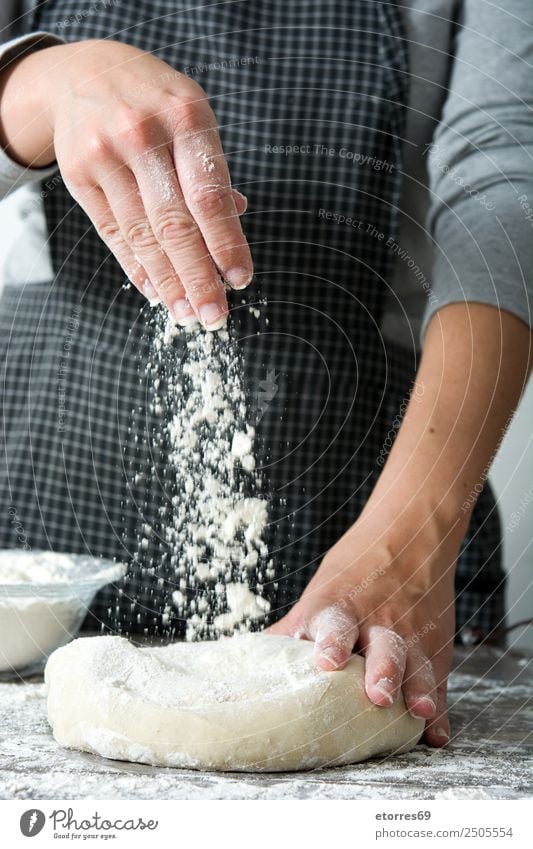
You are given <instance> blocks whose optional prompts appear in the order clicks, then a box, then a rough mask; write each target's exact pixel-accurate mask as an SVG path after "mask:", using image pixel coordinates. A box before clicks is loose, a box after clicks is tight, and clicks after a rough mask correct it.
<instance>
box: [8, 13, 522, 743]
mask: <svg viewBox="0 0 533 849" xmlns="http://www.w3.org/2000/svg"><path fill="white" fill-rule="evenodd" d="M9 5H10V4H8V6H9ZM31 5H32V8H30V9H29V10H28V11H27V14H26V15H25V16H24V18H23V21H24V25H25V27H24V28H25V30H26V32H28V33H30V35H29V36H28V38H27V40H25V41H17V42H15V43H12V44H11V45H10V46H8V47H7V48H6V49H5V51H4V54H3V70H2V74H1V87H2V91H1V97H2V100H1V115H2V139H1V141H2V145H3V148H4V150H5V157H4V160H3V165H2V175H3V182H4V185H5V186H6V189H9V188H11V187H13V186H14V185H17V184H18V183H20V182H21V181H23V180H35V179H39V178H41V177H43V176H47V175H48V174H51V173H53V171H54V170H55V169H56V168H57V167H59V171H60V174H61V176H62V181H58V182H57V183H53V184H50V185H49V186H48V187H47V186H46V184H45V186H44V188H43V200H44V208H45V213H46V219H47V244H48V246H49V250H50V255H51V260H52V265H53V279H52V280H51V281H47V282H39V283H32V284H28V285H24V286H22V287H21V286H20V282H21V281H20V280H19V281H18V283H19V285H18V286H17V285H16V284H15V283H13V282H11V283H10V285H8V286H7V287H6V290H5V292H4V294H3V298H2V305H1V320H2V322H3V329H4V334H3V338H4V339H5V343H4V351H5V362H6V366H5V375H4V408H5V421H6V426H5V430H4V440H5V446H4V456H5V470H4V469H3V470H2V480H1V496H0V497H1V498H2V501H3V502H4V503H5V504H6V508H7V507H8V506H9V507H10V508H15V509H16V510H17V511H18V516H19V521H20V522H21V523H22V524H23V526H24V527H25V531H26V534H27V536H28V538H29V539H30V543H31V545H32V546H34V547H35V548H39V547H52V548H54V549H57V550H69V551H74V550H80V551H86V550H87V549H89V550H91V551H92V552H93V553H95V554H99V555H100V554H101V555H107V556H113V555H114V556H118V557H121V558H125V557H127V558H129V559H130V560H131V559H132V558H133V559H134V563H133V566H132V576H130V579H129V583H128V584H127V591H126V592H123V593H122V594H118V593H117V591H116V590H115V591H114V594H112V595H109V594H108V595H107V596H104V597H103V598H102V599H101V601H100V604H99V606H98V607H97V608H96V613H97V615H98V616H99V618H101V619H103V620H108V619H111V621H112V622H114V623H115V624H116V623H117V621H118V622H119V623H121V624H122V626H123V627H127V628H129V629H131V628H132V627H134V626H135V624H136V623H138V624H139V625H140V627H144V628H147V627H154V626H156V625H157V624H158V622H159V621H160V619H159V614H160V612H161V610H162V609H163V604H164V599H162V600H159V599H156V600H154V591H156V590H155V589H154V585H153V583H151V579H150V578H149V576H148V575H147V573H146V570H145V571H143V559H142V557H139V556H135V557H133V555H134V554H135V551H136V539H137V530H138V526H139V522H140V521H142V522H146V521H148V522H149V523H150V524H151V525H152V526H157V521H158V507H159V506H160V505H161V503H162V501H163V500H164V493H163V492H162V489H161V486H160V485H159V478H158V476H157V474H154V475H146V474H145V475H144V478H143V477H142V475H141V476H139V475H137V476H136V478H135V480H137V479H138V478H139V484H138V488H137V489H135V485H133V487H129V481H130V479H131V476H132V475H131V472H132V469H145V468H146V465H147V463H148V461H149V456H150V455H149V442H150V440H148V439H145V440H143V439H140V438H139V436H142V435H143V434H145V433H147V434H150V433H151V432H152V430H153V429H154V428H157V422H154V421H151V420H150V419H149V411H147V410H146V407H145V403H144V393H145V387H144V385H143V384H142V382H141V383H139V365H141V366H142V364H143V362H144V361H145V360H146V358H148V357H149V355H150V335H149V331H147V322H146V314H147V310H146V308H145V300H144V299H146V298H148V299H150V300H154V299H158V300H160V301H161V302H162V303H163V304H164V305H165V306H166V307H167V308H168V309H169V310H170V312H171V314H172V316H173V317H174V319H175V320H176V321H177V322H178V323H180V324H182V325H186V324H187V323H190V322H191V321H192V320H195V319H196V318H198V319H199V320H200V321H201V323H202V324H203V326H204V327H205V328H206V329H207V330H216V329H217V328H219V327H220V326H222V324H223V323H224V322H225V319H226V314H227V310H228V305H227V300H226V293H225V289H224V287H223V285H222V283H221V280H220V275H221V276H222V277H223V278H224V279H225V280H226V281H227V283H228V284H229V285H230V287H232V288H233V289H236V290H240V289H242V288H243V287H246V286H247V285H249V284H250V281H251V277H252V260H251V253H250V249H249V245H250V246H251V248H252V252H253V256H254V265H255V276H254V283H253V286H252V287H250V289H249V290H248V292H247V301H246V303H245V304H244V305H243V304H242V298H241V295H242V293H241V294H240V295H239V296H238V297H235V295H234V294H233V293H230V295H229V298H230V307H231V311H232V316H231V321H230V326H231V333H232V339H233V340H234V344H238V345H239V348H240V349H241V351H242V356H243V358H244V363H245V368H246V377H247V383H248V386H249V393H250V395H253V393H254V391H256V389H257V387H258V386H259V385H261V383H262V382H263V383H264V381H265V380H267V381H269V382H270V384H273V386H271V391H270V392H269V401H268V403H267V404H262V405H261V407H260V413H261V415H258V416H257V427H258V430H259V432H260V436H261V440H262V445H263V450H264V452H265V457H266V458H268V478H269V486H270V488H271V490H272V491H273V492H275V493H276V494H277V495H278V499H277V502H276V506H275V507H274V510H275V519H276V521H275V523H274V525H273V531H272V538H271V540H270V550H271V552H273V553H274V557H275V559H276V562H277V566H278V580H277V581H276V582H275V584H272V585H271V587H270V591H271V600H272V605H273V608H274V609H275V610H276V614H277V616H278V617H281V618H280V619H279V621H277V622H276V623H275V624H274V625H273V626H272V630H273V631H275V632H277V633H289V634H296V635H299V636H301V637H304V638H308V639H312V640H315V643H316V657H317V663H318V664H319V665H321V666H322V667H323V668H325V669H336V668H338V667H340V666H342V665H343V663H345V662H346V660H347V658H348V657H349V654H350V653H351V651H352V650H353V649H354V647H355V648H356V649H357V650H359V651H361V652H362V653H363V654H364V655H365V657H366V679H365V686H366V691H367V693H368V696H369V698H370V699H371V700H372V701H373V702H374V703H375V704H378V705H387V704H389V703H391V701H392V700H394V699H395V698H397V697H398V694H399V692H400V690H401V691H402V692H403V695H404V697H405V700H406V703H407V706H408V708H409V709H410V710H411V712H412V713H413V714H415V715H418V716H421V717H424V718H425V719H426V721H427V724H426V733H425V739H426V741H427V742H428V744H430V745H433V746H442V745H444V744H445V743H446V742H447V740H448V738H449V723H448V719H447V715H446V678H447V675H448V672H449V668H450V660H451V653H452V646H453V639H454V633H457V634H458V635H461V634H463V635H466V637H467V638H468V637H469V636H472V635H473V637H474V638H475V639H479V638H480V637H486V636H488V635H490V634H492V635H493V638H495V639H496V638H497V633H498V629H499V628H501V624H502V620H503V616H504V608H503V586H504V575H503V571H502V567H501V563H500V556H499V551H500V537H499V530H498V520H497V514H496V510H495V505H494V501H493V499H492V496H491V493H490V489H489V487H488V486H485V487H484V488H483V486H482V483H483V482H484V481H485V479H486V474H487V469H488V466H489V464H490V461H491V458H492V456H493V455H494V452H495V450H496V447H497V445H498V443H499V441H500V439H501V436H502V434H503V432H504V429H505V426H506V422H507V421H508V419H509V417H510V416H511V415H512V412H513V410H514V408H515V406H516V404H517V402H518V400H519V397H520V393H521V391H522V389H523V386H524V383H525V381H526V379H527V374H528V370H529V351H530V344H531V335H530V325H529V317H530V313H529V304H530V300H529V299H530V294H531V277H530V275H531V272H530V270H529V269H531V268H532V267H533V262H532V260H533V257H532V256H531V253H532V247H531V243H532V241H533V240H531V238H530V232H529V224H528V222H527V219H526V216H525V215H524V212H523V209H522V208H521V206H520V203H519V202H518V197H519V196H526V197H531V191H530V190H531V187H532V186H531V176H530V170H529V169H528V165H529V162H528V150H529V151H530V149H531V143H532V139H531V130H530V126H531V125H530V122H528V121H527V120H526V117H528V107H527V105H526V104H527V98H528V90H529V89H528V86H529V80H528V77H527V74H526V71H525V68H526V62H525V61H524V57H525V56H526V54H527V52H528V51H529V50H530V49H531V39H532V37H531V25H532V24H533V12H532V10H531V7H530V4H529V2H528V0H514V2H513V3H512V9H509V5H508V4H507V11H506V12H504V11H501V10H499V9H497V8H496V7H495V6H494V4H487V5H486V6H485V4H479V3H474V2H468V0H464V2H462V3H455V2H452V0H434V1H433V2H432V3H423V4H420V3H418V2H416V0H414V2H404V3H397V4H390V3H380V2H373V3H368V2H355V3H354V2H353V0H346V2H344V0H341V2H336V3H335V4H329V3H323V2H317V0H315V1H314V2H309V0H307V2H306V3H300V2H296V3H292V4H287V3H286V2H281V0H274V1H273V2H271V3H269V4H264V3H262V2H255V0H247V2H245V0H242V2H232V3H225V4H216V5H211V4H201V5H198V6H197V7H196V8H194V9H189V8H187V4H183V3H181V2H168V0H151V1H150V2H137V3H135V4H131V5H130V4H128V6H127V7H125V6H124V4H120V3H113V2H109V3H108V2H106V3H100V4H98V3H88V2H82V3H81V4H80V3H79V2H78V0H76V3H75V4H74V3H73V2H72V0H50V1H49V2H44V3H40V4H39V5H38V6H37V7H35V6H34V5H33V4H31ZM132 5H134V8H132ZM22 11H23V10H22V9H21V7H20V4H16V3H15V4H11V8H10V9H8V14H9V16H10V19H11V20H12V21H15V20H17V16H18V15H20V14H21V13H22ZM31 33H33V35H31ZM61 39H63V40H64V42H63V41H61ZM502 39H504V42H502ZM487 45H490V49H489V50H488V51H487ZM193 78H195V79H193ZM207 98H209V103H208V100H207ZM215 115H216V119H215ZM217 123H218V126H219V128H220V130H217ZM528 146H529V147H528ZM56 161H57V165H55V162H56ZM228 165H229V170H228ZM39 169H44V170H39ZM47 169H49V170H47ZM427 171H429V179H430V188H429V189H428V188H427V182H428V176H427ZM230 172H231V182H230V176H229V173H230ZM232 186H233V188H232ZM235 190H238V191H235ZM243 194H245V195H248V197H249V198H250V201H251V204H250V211H249V212H248V213H247V214H246V216H245V219H244V221H245V224H244V233H245V235H246V238H245V236H244V235H243V230H242V229H241V224H240V223H239V216H242V215H243V214H244V212H245V200H244V199H243V197H242V195H243ZM426 213H427V216H426ZM426 217H427V228H426V224H425V221H426ZM526 275H529V277H526ZM22 277H24V275H22ZM126 277H127V278H128V279H129V280H131V281H132V282H133V283H134V284H135V287H136V289H137V291H136V290H134V289H124V288H122V284H123V283H124V281H125V279H126ZM263 299H265V300H266V306H264V308H263V307H262V309H261V311H260V317H259V319H256V318H255V316H254V315H253V313H251V312H250V310H249V309H248V304H252V305H253V304H254V303H256V302H257V301H259V300H261V301H262V300H263ZM424 300H427V304H426V306H425V307H424V306H423V304H422V302H423V301H424ZM258 331H259V332H258ZM419 334H420V340H421V342H422V343H423V354H422V356H421V357H420V358H419V357H418V354H417V349H418V335H419ZM65 339H67V350H68V357H65V356H64V353H65ZM58 370H59V371H58ZM132 413H133V419H132V418H131V417H132ZM400 422H401V427H400ZM135 437H137V438H135ZM122 447H123V448H124V454H125V455H126V457H127V462H126V463H123V462H122V457H121V453H122V452H121V448H122ZM162 462H163V461H162V460H161V463H162ZM128 463H129V464H131V467H128ZM265 463H266V460H265ZM156 466H157V458H156ZM126 501H127V505H129V506H126V507H125V506H124V505H125V504H126ZM0 533H1V534H2V538H1V545H2V546H4V547H9V546H13V545H14V540H13V536H12V533H11V532H10V529H9V527H8V526H7V525H6V526H5V527H4V528H2V529H1V530H0ZM156 536H157V535H156ZM456 563H457V568H456ZM135 582H137V585H136V586H135ZM160 595H162V593H160ZM132 596H135V599H136V605H135V616H134V617H133V621H132V613H131V607H132V605H131V598H132ZM454 611H456V615H457V626H456V628H454Z"/></svg>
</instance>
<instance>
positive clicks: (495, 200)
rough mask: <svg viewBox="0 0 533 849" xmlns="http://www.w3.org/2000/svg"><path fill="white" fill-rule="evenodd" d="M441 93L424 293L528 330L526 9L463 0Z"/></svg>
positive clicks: (532, 110) (529, 62)
mask: <svg viewBox="0 0 533 849" xmlns="http://www.w3.org/2000/svg"><path fill="white" fill-rule="evenodd" d="M454 57H455V58H454V63H453V69H452V74H451V80H450V83H449V90H448V95H447V99H446V102H445V104H444V108H443V112H442V115H441V120H440V124H439V127H438V128H437V131H436V133H435V136H434V139H433V143H432V145H431V147H430V150H429V151H428V154H427V155H428V160H429V161H428V166H429V179H430V191H431V202H430V208H429V213H428V219H427V226H428V231H429V234H430V236H431V238H432V240H433V248H434V261H433V268H432V280H431V287H432V291H431V292H430V293H429V294H430V297H429V299H428V302H427V305H426V310H425V314H424V318H423V322H422V331H421V336H422V339H423V336H424V332H425V330H426V328H427V324H428V322H429V320H430V318H431V317H432V316H433V315H434V314H435V313H436V312H437V310H438V309H440V308H441V307H443V306H445V305H446V304H449V303H453V302H458V301H477V302H480V303H485V304H491V305H493V306H495V307H498V308H500V309H504V310H508V311H509V312H511V313H513V314H514V315H516V316H518V317H519V318H521V319H522V320H523V321H524V322H526V323H527V324H528V325H529V326H532V312H533V2H532V0H505V4H504V3H503V0H499V2H497V0H496V1H495V2H488V0H464V2H463V9H462V14H461V17H460V21H459V29H458V32H457V36H456V42H455V51H454Z"/></svg>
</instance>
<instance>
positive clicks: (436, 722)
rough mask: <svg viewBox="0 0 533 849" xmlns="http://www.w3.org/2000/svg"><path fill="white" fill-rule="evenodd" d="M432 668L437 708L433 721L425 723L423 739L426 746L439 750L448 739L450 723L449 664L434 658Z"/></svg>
mask: <svg viewBox="0 0 533 849" xmlns="http://www.w3.org/2000/svg"><path fill="white" fill-rule="evenodd" d="M433 668H434V670H435V677H436V681H437V688H436V696H437V707H436V711H435V716H434V717H433V719H431V720H429V722H427V723H426V730H425V732H424V739H425V741H426V743H427V744H428V746H434V747H436V748H441V747H442V746H445V745H446V744H447V743H448V741H449V739H450V723H449V720H448V696H447V690H448V672H449V668H450V667H449V663H448V662H447V659H445V658H442V657H441V656H440V655H439V656H437V657H436V658H434V661H433Z"/></svg>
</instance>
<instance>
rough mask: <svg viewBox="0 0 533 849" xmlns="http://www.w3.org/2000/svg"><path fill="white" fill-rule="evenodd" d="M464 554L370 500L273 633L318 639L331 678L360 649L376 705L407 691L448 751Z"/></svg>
mask: <svg viewBox="0 0 533 849" xmlns="http://www.w3.org/2000/svg"><path fill="white" fill-rule="evenodd" d="M409 528H410V529H411V532H410V533H409V532H407V529H409ZM402 529H403V530H402ZM413 529H415V530H414V531H413ZM456 554H457V552H456V551H455V549H454V546H450V545H449V544H448V545H447V544H444V543H443V542H442V537H441V535H440V534H439V533H438V532H437V529H436V528H434V527H433V522H432V520H431V519H430V518H427V520H426V521H425V520H424V519H423V518H422V517H421V516H416V515H411V516H407V515H405V513H403V514H402V515H401V516H400V517H398V518H397V519H396V520H395V519H394V518H393V517H392V516H387V515H384V511H378V510H373V508H372V504H371V502H369V504H368V505H367V509H366V510H365V511H364V513H363V514H362V516H361V518H360V519H359V520H358V521H357V522H356V523H355V524H354V525H353V527H352V528H350V530H349V531H348V532H347V533H346V534H345V535H344V536H343V537H342V538H341V539H340V540H339V542H338V543H337V544H336V545H335V546H333V548H332V549H331V550H330V551H329V552H328V554H327V555H326V557H325V558H324V560H323V561H322V564H321V566H320V568H319V569H318V571H317V573H316V575H315V576H314V578H313V579H312V581H311V582H310V584H309V586H308V587H307V589H306V590H305V592H304V594H303V595H302V597H301V599H300V600H299V601H298V603H297V604H296V605H295V606H294V607H293V608H292V610H291V611H290V613H289V614H288V615H287V616H285V617H284V618H283V619H282V620H280V621H279V622H277V623H276V624H275V625H273V626H272V627H271V628H270V629H269V631H270V632H271V633H275V634H288V635H290V636H295V637H299V638H304V639H308V640H313V641H314V642H315V660H316V663H317V665H318V666H320V667H321V668H322V669H325V670H329V671H331V670H335V669H339V668H342V666H344V665H345V664H346V663H347V662H348V660H349V658H350V655H351V653H352V651H353V650H354V649H356V650H358V651H359V652H360V653H361V654H363V655H364V656H365V659H366V663H365V689H366V693H367V695H368V697H369V699H370V700H371V701H372V702H374V704H376V705H380V706H387V705H390V704H392V702H393V701H394V700H396V699H397V698H398V697H399V696H400V693H402V694H403V698H404V699H405V703H406V706H407V709H408V710H409V711H410V712H411V713H412V714H413V715H414V716H418V717H422V718H423V719H425V720H426V730H425V740H426V742H427V743H428V744H429V745H431V746H443V745H445V744H446V743H447V741H448V739H449V734H450V727H449V723H448V718H447V712H446V682H447V677H448V673H449V671H450V665H451V658H452V650H453V639H454V582H453V575H454V566H455V558H456Z"/></svg>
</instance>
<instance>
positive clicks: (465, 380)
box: [367, 303, 532, 544]
mask: <svg viewBox="0 0 533 849" xmlns="http://www.w3.org/2000/svg"><path fill="white" fill-rule="evenodd" d="M531 343H532V335H531V332H530V330H529V329H528V327H527V326H526V325H525V324H524V323H523V322H522V321H521V320H520V319H518V318H516V317H515V316H513V315H511V314H510V313H508V312H505V311H503V310H498V309H495V308H494V307H490V306H486V305H484V304H478V303H457V304H450V305H448V306H446V307H444V308H443V309H441V310H439V311H438V312H437V313H436V314H435V315H434V316H433V318H432V319H431V322H430V324H429V326H428V329H427V333H426V340H425V348H424V353H423V356H422V361H421V364H420V367H419V370H418V374H417V378H416V386H415V387H414V390H413V393H412V395H411V400H410V402H409V405H408V409H407V411H406V415H405V417H404V421H403V423H402V425H401V428H400V431H399V433H398V437H397V439H396V441H395V443H394V446H393V448H392V451H391V453H390V456H389V458H388V460H387V463H386V465H385V467H384V469H383V472H382V474H381V476H380V479H379V481H378V483H377V485H376V488H375V490H374V492H373V494H372V497H371V499H370V501H369V504H368V506H367V510H368V511H369V512H373V511H374V510H378V511H381V513H382V514H383V515H384V516H390V517H391V519H392V518H393V517H394V520H395V521H396V520H397V521H398V522H399V523H401V522H402V516H403V517H404V519H408V517H409V516H412V515H419V516H427V517H428V523H430V524H431V523H434V521H436V522H437V524H438V525H439V526H440V528H441V529H442V532H443V534H445V535H448V536H449V537H450V540H451V541H453V543H454V544H459V543H460V541H461V540H462V537H463V536H464V533H465V531H466V528H467V525H468V520H469V517H470V514H471V510H472V507H473V505H474V503H475V500H476V497H477V493H478V492H479V491H480V488H481V487H480V485H481V484H482V483H483V482H484V480H485V478H486V476H487V473H488V468H489V466H490V463H491V460H492V458H493V457H494V454H495V452H496V449H497V447H498V445H499V443H500V441H501V438H502V436H503V434H504V432H505V428H506V425H507V422H508V420H509V418H510V417H511V416H512V414H513V412H514V410H515V408H516V406H517V404H518V401H519V399H520V395H521V393H522V391H523V389H524V386H525V383H526V381H527V376H528V373H529V369H530V362H531ZM383 511H384V512H383ZM414 530H415V529H413V532H414ZM417 531H418V529H417ZM421 532H422V529H421Z"/></svg>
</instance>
